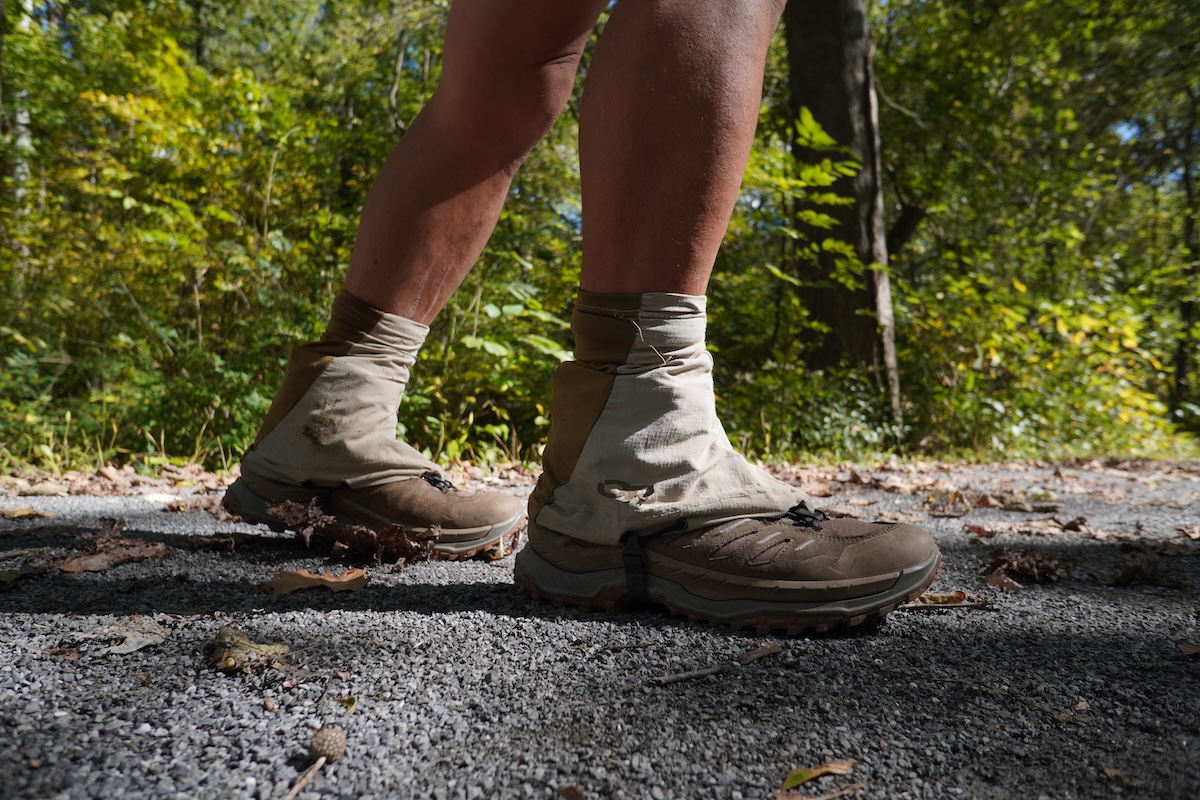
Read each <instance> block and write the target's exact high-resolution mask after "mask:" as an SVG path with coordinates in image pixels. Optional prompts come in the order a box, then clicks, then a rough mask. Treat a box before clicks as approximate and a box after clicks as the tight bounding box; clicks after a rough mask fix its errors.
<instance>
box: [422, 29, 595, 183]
mask: <svg viewBox="0 0 1200 800" xmlns="http://www.w3.org/2000/svg"><path fill="white" fill-rule="evenodd" d="M580 55H581V54H580V53H579V52H575V51H570V52H564V53H561V54H556V55H554V56H551V57H549V58H546V59H543V60H540V61H538V62H536V63H527V62H506V61H497V62H494V63H492V64H490V65H486V66H484V67H482V68H479V69H477V70H475V71H474V74H473V75H470V76H467V75H463V76H461V77H460V76H458V75H454V74H451V75H449V76H443V82H442V86H441V87H439V89H438V92H439V94H440V95H442V97H441V98H440V99H441V100H442V101H443V102H444V103H445V104H446V106H447V111H448V112H449V113H450V114H452V115H453V116H454V117H455V118H457V119H458V120H459V121H460V122H461V124H463V125H469V126H471V127H472V129H473V131H474V133H475V135H476V136H477V137H478V139H479V141H480V146H481V147H485V148H487V149H488V150H490V151H493V152H495V153H496V154H497V156H498V157H500V158H503V159H506V160H507V161H510V162H511V163H513V164H514V166H515V165H516V164H519V163H520V161H522V160H523V159H524V157H525V156H526V155H527V154H528V153H529V151H530V150H532V149H533V147H534V145H536V144H537V143H538V142H539V141H540V140H541V138H542V137H543V136H545V135H546V132H547V131H549V130H550V127H551V126H552V125H553V124H554V121H555V120H556V119H557V118H558V115H559V114H560V113H561V112H562V109H563V107H564V106H565V105H566V103H567V100H568V99H569V98H570V96H571V91H572V89H573V87H574V83H575V71H576V68H577V67H578V65H579V58H580Z"/></svg>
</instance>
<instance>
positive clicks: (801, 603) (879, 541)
mask: <svg viewBox="0 0 1200 800" xmlns="http://www.w3.org/2000/svg"><path fill="white" fill-rule="evenodd" d="M686 528H687V525H686V522H685V521H684V520H680V522H679V523H678V524H676V525H675V526H672V527H671V528H668V529H666V530H663V531H661V532H659V533H654V534H649V535H641V536H637V535H632V534H630V535H627V536H626V537H625V539H624V542H623V544H621V545H601V544H594V543H591V542H586V541H583V540H580V539H577V538H573V537H569V536H564V535H562V534H559V533H555V532H554V531H551V530H548V529H546V528H544V527H541V526H539V525H537V524H536V523H530V525H529V540H528V542H527V543H526V545H525V547H524V549H522V550H521V551H520V552H519V553H518V554H517V560H516V569H515V577H516V581H517V583H518V585H520V587H521V588H522V589H524V590H525V591H527V592H529V593H530V594H532V595H533V596H534V597H536V598H539V599H543V600H547V601H549V602H551V603H553V604H555V605H558V606H561V605H571V606H577V607H579V608H583V609H585V610H593V609H603V610H605V611H608V612H610V613H613V612H616V611H619V610H622V609H624V608H626V607H628V606H630V605H635V604H638V603H644V602H650V603H655V604H658V605H661V606H665V607H666V608H667V609H668V610H669V611H671V612H672V613H674V614H678V615H681V616H684V617H687V618H688V619H690V620H693V621H704V622H709V623H719V624H724V625H729V626H731V627H733V628H753V629H754V630H756V631H757V632H759V633H770V632H772V631H783V632H785V633H787V634H797V633H802V632H804V631H815V632H822V631H827V630H830V629H831V628H836V627H840V626H852V625H858V624H859V623H861V622H863V621H865V620H867V619H870V618H872V617H882V616H883V615H885V614H887V613H888V612H889V611H891V610H892V609H894V608H895V607H896V606H898V605H900V604H901V603H903V602H906V601H908V600H912V599H914V598H916V597H917V596H919V595H920V594H921V593H922V592H924V591H925V589H926V588H928V587H929V585H930V584H931V583H933V579H934V576H936V575H937V572H938V569H939V568H940V566H941V555H940V554H939V552H938V549H937V545H936V544H934V541H933V539H932V537H930V535H929V534H928V533H927V532H926V531H925V530H923V529H921V528H918V527H916V526H913V525H905V524H899V523H892V522H874V523H871V522H861V521H859V520H853V519H830V518H828V517H827V516H826V515H825V514H824V513H823V512H820V511H811V510H809V508H808V506H807V504H805V503H800V504H798V505H796V506H794V507H793V508H792V509H790V510H789V511H788V512H787V513H786V514H785V515H784V516H783V517H781V518H779V519H775V520H762V519H739V520H734V521H733V522H726V523H723V524H720V525H714V526H711V527H707V528H703V529H700V530H695V531H689V530H687V529H686Z"/></svg>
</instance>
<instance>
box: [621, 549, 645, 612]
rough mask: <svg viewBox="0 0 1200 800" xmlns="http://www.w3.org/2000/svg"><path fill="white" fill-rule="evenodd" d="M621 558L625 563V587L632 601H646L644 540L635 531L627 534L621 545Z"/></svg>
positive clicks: (639, 602) (638, 602)
mask: <svg viewBox="0 0 1200 800" xmlns="http://www.w3.org/2000/svg"><path fill="white" fill-rule="evenodd" d="M621 560H622V561H623V562H624V563H625V587H626V590H627V591H628V592H629V599H630V601H632V602H634V603H637V604H642V603H645V602H646V599H647V598H646V553H645V551H644V550H643V549H642V540H641V539H640V538H639V537H638V535H637V534H635V533H630V534H626V536H625V544H624V545H623V546H622V547H621Z"/></svg>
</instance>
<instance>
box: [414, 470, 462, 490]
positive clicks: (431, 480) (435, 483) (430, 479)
mask: <svg viewBox="0 0 1200 800" xmlns="http://www.w3.org/2000/svg"><path fill="white" fill-rule="evenodd" d="M421 480H423V481H425V482H426V483H428V484H429V485H430V486H432V487H433V488H435V489H438V490H440V491H442V492H449V491H450V490H451V489H453V488H454V484H453V483H451V482H450V481H448V480H446V479H445V478H443V477H442V476H441V475H438V474H437V473H436V472H426V473H424V474H422V475H421Z"/></svg>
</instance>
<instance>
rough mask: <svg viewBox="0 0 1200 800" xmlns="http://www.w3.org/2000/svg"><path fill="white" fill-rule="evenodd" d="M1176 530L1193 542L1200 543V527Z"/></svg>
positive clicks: (1194, 526)
mask: <svg viewBox="0 0 1200 800" xmlns="http://www.w3.org/2000/svg"><path fill="white" fill-rule="evenodd" d="M1175 530H1177V531H1179V532H1180V533H1182V534H1183V535H1184V536H1186V537H1188V538H1189V539H1191V540H1193V541H1197V542H1200V525H1193V526H1192V527H1190V528H1176V529H1175Z"/></svg>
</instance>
